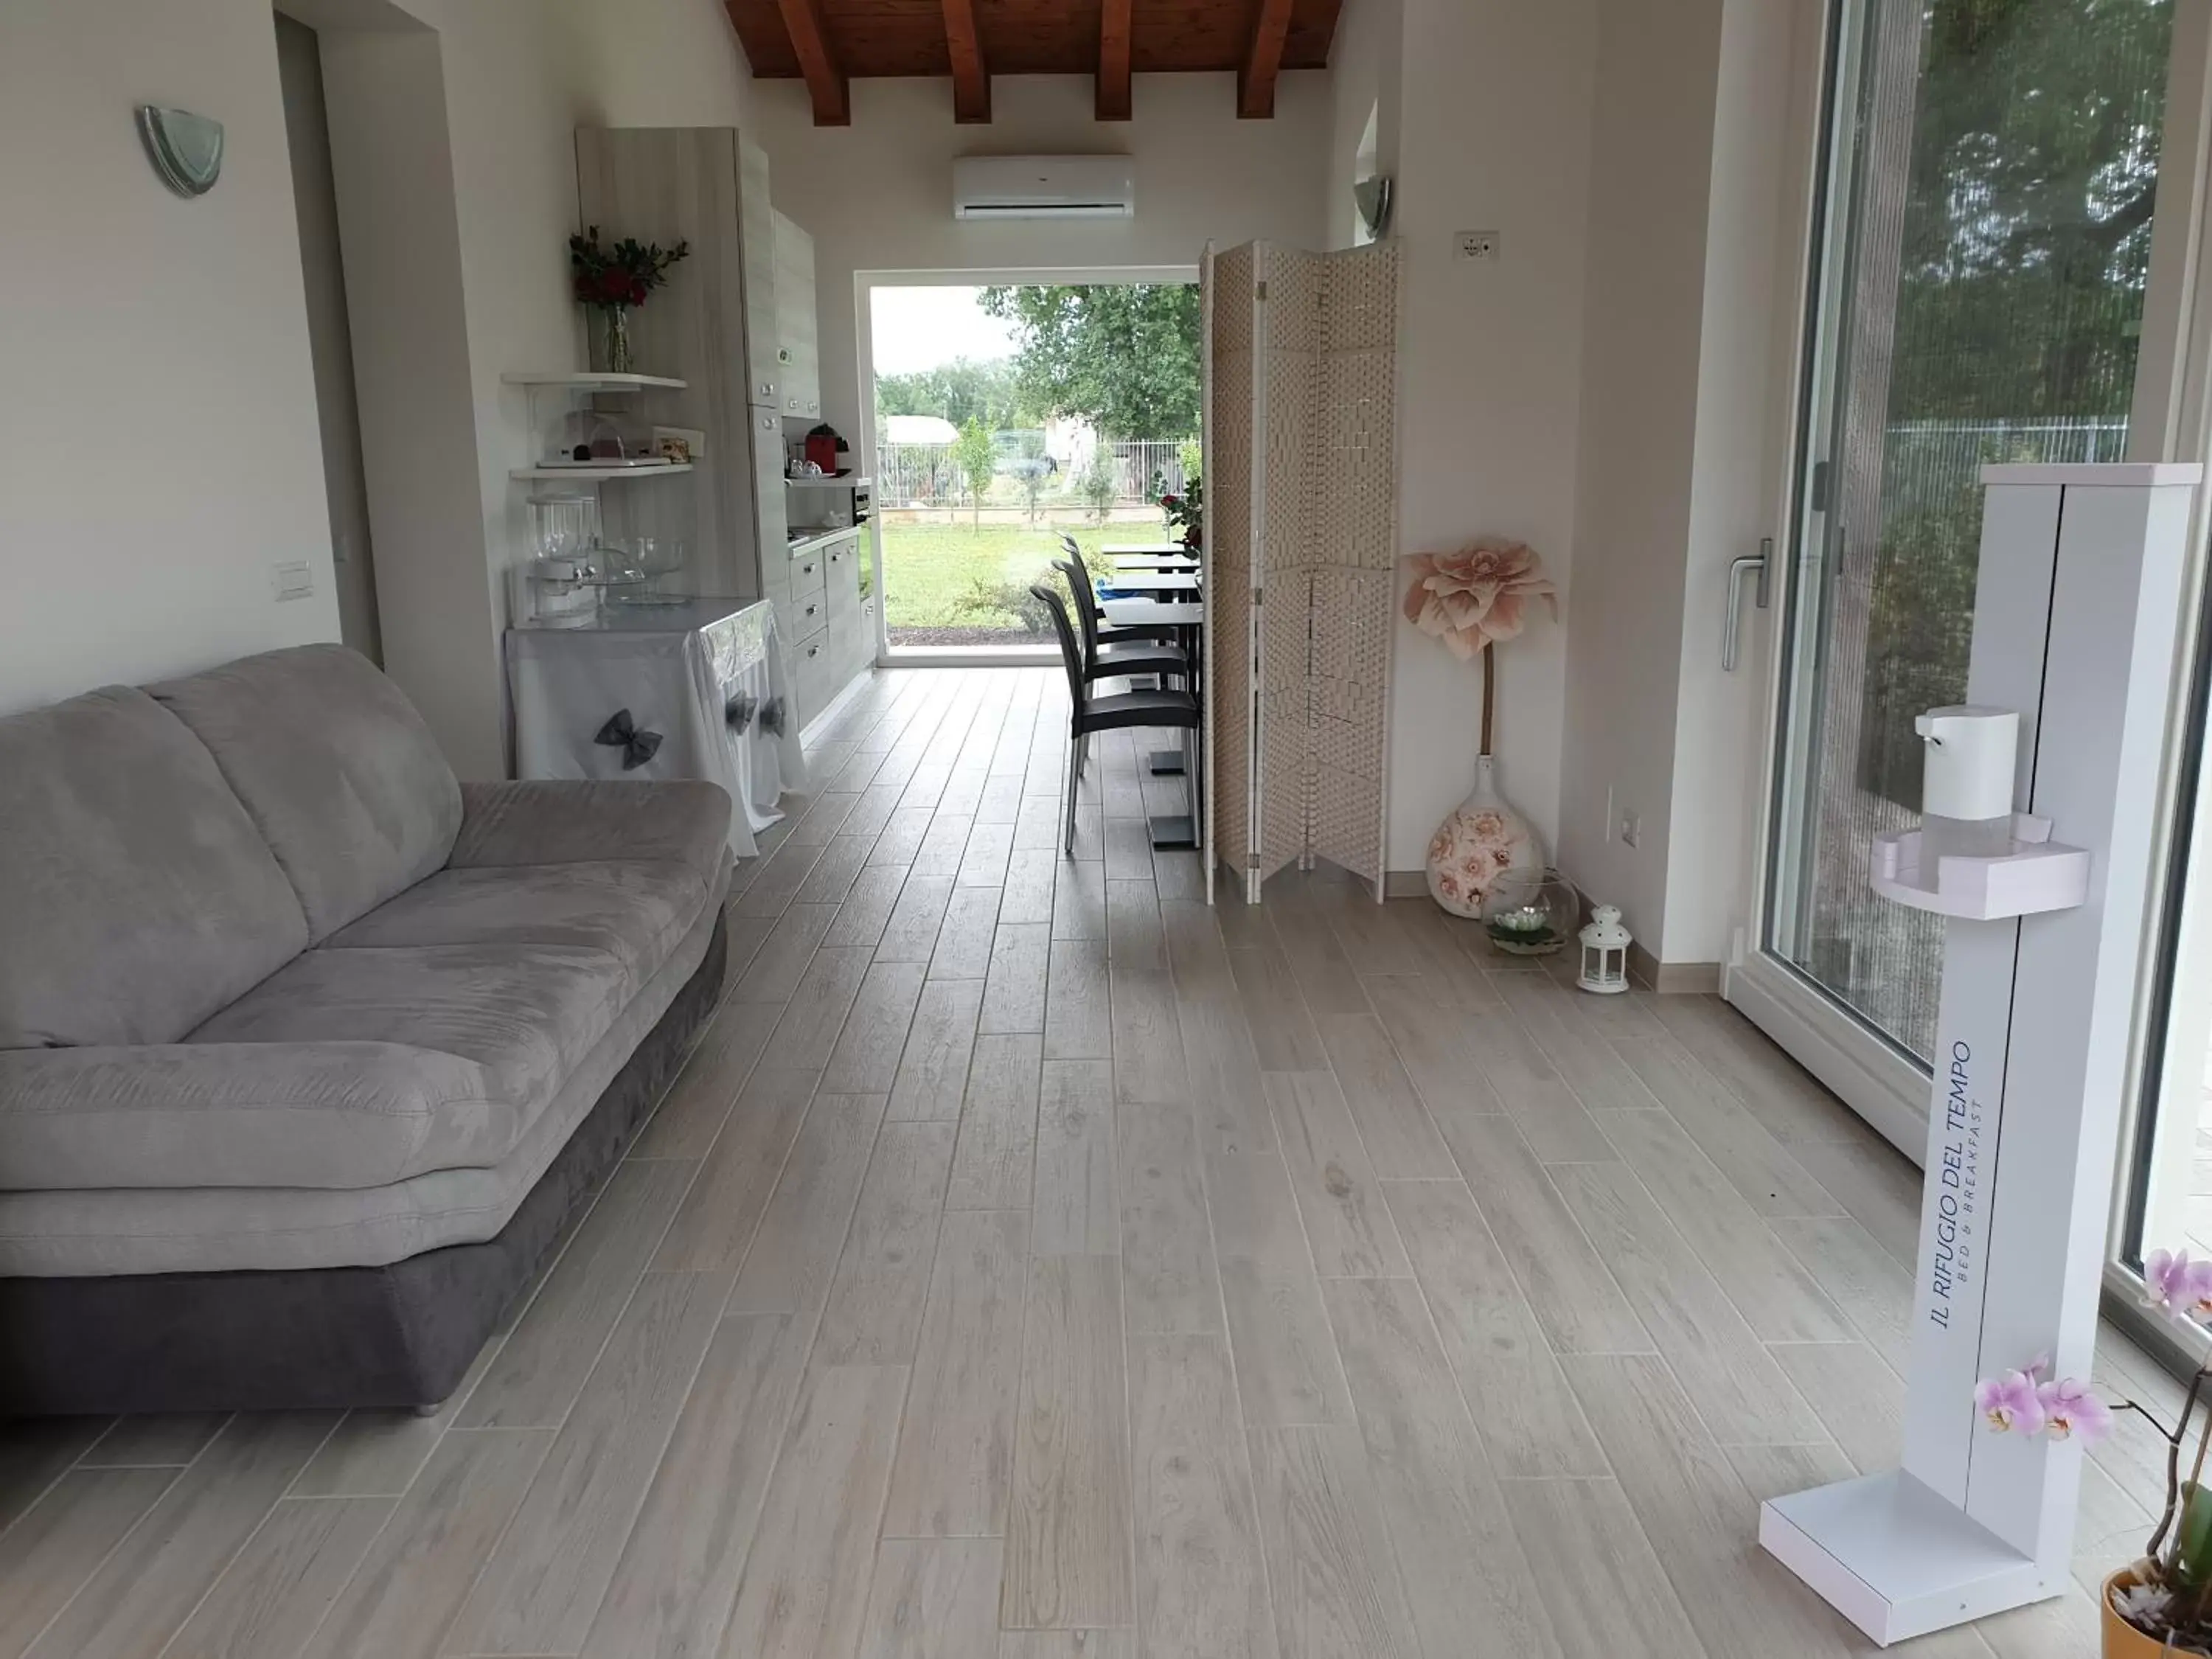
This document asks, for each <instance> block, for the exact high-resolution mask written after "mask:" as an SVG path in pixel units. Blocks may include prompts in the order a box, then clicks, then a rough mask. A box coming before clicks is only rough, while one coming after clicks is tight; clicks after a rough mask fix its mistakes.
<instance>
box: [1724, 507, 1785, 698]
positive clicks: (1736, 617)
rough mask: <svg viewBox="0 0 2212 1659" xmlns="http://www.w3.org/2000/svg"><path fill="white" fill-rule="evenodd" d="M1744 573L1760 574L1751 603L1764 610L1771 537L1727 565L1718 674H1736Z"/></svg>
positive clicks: (1770, 571) (1770, 566) (1771, 566)
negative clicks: (1725, 620)
mask: <svg viewBox="0 0 2212 1659" xmlns="http://www.w3.org/2000/svg"><path fill="white" fill-rule="evenodd" d="M1747 570H1753V571H1757V572H1758V573H1759V574H1758V580H1757V584H1756V586H1754V587H1753V603H1754V604H1756V605H1758V606H1759V609H1760V610H1761V611H1764V610H1765V609H1766V600H1767V595H1768V592H1769V589H1770V586H1771V577H1772V574H1773V571H1774V538H1773V537H1771V536H1766V537H1763V538H1760V540H1759V551H1758V552H1756V553H1746V554H1743V555H1741V556H1739V557H1737V558H1735V559H1732V560H1730V561H1729V579H1728V632H1727V634H1726V635H1725V636H1724V637H1723V639H1722V641H1721V672H1723V674H1733V673H1735V665H1736V648H1735V636H1736V635H1737V633H1738V632H1739V631H1740V630H1739V623H1740V619H1741V617H1742V615H1743V574H1744V572H1746V571H1747Z"/></svg>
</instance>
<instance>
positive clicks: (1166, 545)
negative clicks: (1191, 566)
mask: <svg viewBox="0 0 2212 1659" xmlns="http://www.w3.org/2000/svg"><path fill="white" fill-rule="evenodd" d="M1099 551H1100V552H1101V553H1103V554H1104V555H1105V556H1107V557H1108V558H1109V559H1112V558H1118V557H1120V556H1121V555H1122V554H1124V553H1152V554H1157V555H1159V556H1162V557H1174V558H1184V559H1187V558H1188V557H1189V556H1190V549H1188V547H1186V546H1184V545H1183V544H1182V543H1181V542H1108V543H1106V544H1104V545H1103V546H1102V547H1100V548H1099Z"/></svg>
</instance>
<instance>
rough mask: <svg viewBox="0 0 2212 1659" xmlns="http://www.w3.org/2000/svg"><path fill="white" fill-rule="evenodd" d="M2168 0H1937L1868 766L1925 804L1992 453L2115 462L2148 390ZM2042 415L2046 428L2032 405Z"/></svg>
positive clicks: (1960, 677)
mask: <svg viewBox="0 0 2212 1659" xmlns="http://www.w3.org/2000/svg"><path fill="white" fill-rule="evenodd" d="M2173 9H2174V8H2173V3H2172V0H1930V3H1929V6H1928V8H1927V11H1926V15H1925V21H1924V25H1923V27H1924V30H1925V35H1924V40H1923V41H1922V43H1921V51H1920V64H1921V70H1920V82H1919V86H1918V89H1917V107H1916V108H1915V110H1914V114H1913V128H1912V141H1911V151H1910V155H1909V159H1908V161H1907V164H1906V176H1905V179H1903V180H1902V181H1901V182H1902V183H1903V184H1904V185H1905V192H1906V194H1905V218H1904V224H1903V246H1902V248H1901V251H1900V259H1901V269H1900V272H1899V283H1898V295H1897V309H1896V313H1895V314H1894V316H1893V317H1889V318H1855V319H1853V326H1855V327H1857V328H1862V329H1864V328H1875V329H1887V330H1889V331H1890V332H1891V343H1892V345H1893V358H1892V363H1893V373H1892V375H1891V380H1890V385H1889V391H1888V409H1887V428H1888V431H1887V437H1886V439H1885V442H1884V445H1883V450H1884V453H1883V457H1882V497H1883V507H1882V521H1881V527H1880V528H1881V534H1880V540H1879V544H1878V545H1877V546H1876V547H1875V550H1874V565H1873V569H1872V572H1871V578H1872V582H1871V594H1870V603H1871V617H1870V625H1869V628H1868V630H1867V642H1866V650H1867V658H1866V662H1865V668H1864V673H1863V678H1862V681H1861V684H1860V687H1859V699H1860V703H1861V710H1862V713H1861V720H1860V723H1859V727H1858V732H1859V737H1858V749H1857V765H1856V781H1857V784H1858V786H1859V787H1860V788H1861V789H1863V790H1864V791H1867V792H1868V793H1873V794H1876V795H1880V796H1882V797H1885V798H1887V799H1890V800H1893V801H1896V802H1898V803H1899V804H1900V805H1905V806H1907V807H1911V808H1914V809H1917V807H1918V805H1919V804H1920V793H1919V781H1920V773H1921V757H1922V744H1921V743H1920V740H1919V738H1918V737H1917V734H1916V733H1915V732H1914V730H1913V726H1912V717H1913V716H1914V715H1915V714H1917V713H1919V712H1920V711H1921V710H1922V709H1923V708H1929V707H1932V706H1934V705H1936V704H1939V703H1948V702H1960V701H1961V700H1962V699H1963V698H1964V696H1965V695H1966V666H1967V657H1968V653H1969V648H1970V646H1971V643H1972V612H1973V592H1974V578H1975V574H1976V566H1977V564H1978V560H1979V547H1980V533H1981V515H1982V495H1981V487H1980V479H1979V471H1980V467H1981V465H1983V464H1984V463H1985V462H1990V461H2036V460H2080V459H2114V458H2116V456H2117V455H2118V453H2119V443H2118V433H2117V432H2116V431H2108V432H2106V433H2104V434H2102V435H2100V436H2099V438H2098V441H2097V447H2095V448H2094V449H2092V448H2091V447H2089V442H2088V437H2087V434H2088V431H2089V428H2090V427H2091V426H2092V424H2093V423H2095V422H2107V423H2111V424H2112V425H2113V426H2124V423H2125V422H2126V421H2127V419H2128V416H2129V410H2130V403H2131V401H2132V398H2133V394H2134V389H2135V379H2136V356H2137V347H2138V335H2139V331H2140V327H2141V322H2142V309H2143V297H2144V292H2145V289H2146V286H2147V283H2148V274H2149V267H2150V234H2151V214H2152V209H2153V205H2154V197H2155V194H2156V191H2157V185H2158V172H2159V152H2160V133H2161V128H2162V125H2163V121H2164V113H2165V110H2164V106H2165V94H2166V65H2167V63H2168V61H2169V59H2170V58H2171V56H2172V33H2173ZM2031 422H2052V423H2053V424H2052V425H2051V426H2037V425H2033V424H2029V423H2031Z"/></svg>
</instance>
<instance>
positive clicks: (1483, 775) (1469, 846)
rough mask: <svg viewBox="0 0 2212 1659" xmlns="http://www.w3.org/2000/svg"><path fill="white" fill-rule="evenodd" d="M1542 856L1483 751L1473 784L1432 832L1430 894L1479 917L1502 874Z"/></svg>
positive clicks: (1532, 863) (1457, 910)
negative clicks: (1448, 815)
mask: <svg viewBox="0 0 2212 1659" xmlns="http://www.w3.org/2000/svg"><path fill="white" fill-rule="evenodd" d="M1543 862H1544V854H1543V849H1542V848H1541V847H1539V846H1538V845H1537V844H1536V832H1535V831H1534V829H1531V828H1529V825H1528V819H1526V818H1524V817H1522V816H1521V815H1520V814H1519V813H1518V812H1516V811H1514V810H1513V808H1512V807H1511V806H1510V805H1507V803H1506V799H1505V797H1504V796H1503V795H1501V794H1499V793H1498V778H1497V763H1496V762H1495V761H1494V760H1492V758H1491V757H1489V756H1488V755H1484V756H1482V757H1480V758H1478V759H1477V760H1476V762H1475V763H1474V790H1473V791H1472V792H1471V793H1469V794H1468V798H1467V799H1465V800H1463V801H1462V802H1461V803H1460V804H1459V805H1457V806H1455V807H1454V808H1453V809H1452V812H1451V816H1450V817H1447V818H1446V819H1445V820H1444V821H1443V823H1440V824H1438V825H1437V833H1436V834H1435V835H1433V836H1431V837H1430V838H1429V896H1430V897H1431V898H1433V899H1434V900H1436V902H1437V903H1438V904H1441V905H1443V908H1445V909H1447V910H1449V911H1450V912H1451V913H1452V914H1453V915H1455V916H1466V917H1468V918H1470V919H1473V918H1476V917H1479V916H1480V915H1481V914H1482V901H1483V899H1484V897H1485V896H1486V895H1487V894H1488V893H1489V891H1490V889H1491V884H1492V883H1493V882H1495V881H1496V880H1497V879H1498V877H1500V876H1502V875H1504V873H1505V872H1507V871H1508V870H1525V869H1531V868H1535V867H1539V866H1541V865H1542V864H1543Z"/></svg>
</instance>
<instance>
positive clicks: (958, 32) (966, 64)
mask: <svg viewBox="0 0 2212 1659" xmlns="http://www.w3.org/2000/svg"><path fill="white" fill-rule="evenodd" d="M945 51H946V52H947V53H948V54H949V55H950V56H951V59H952V118H953V119H954V120H955V121H958V122H960V123H962V124H963V125H973V124H976V123H983V124H987V123H988V122H989V121H990V118H991V71H990V70H989V68H988V67H987V65H986V64H984V62H983V42H982V40H981V37H980V36H979V35H977V34H976V33H975V0H945Z"/></svg>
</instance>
